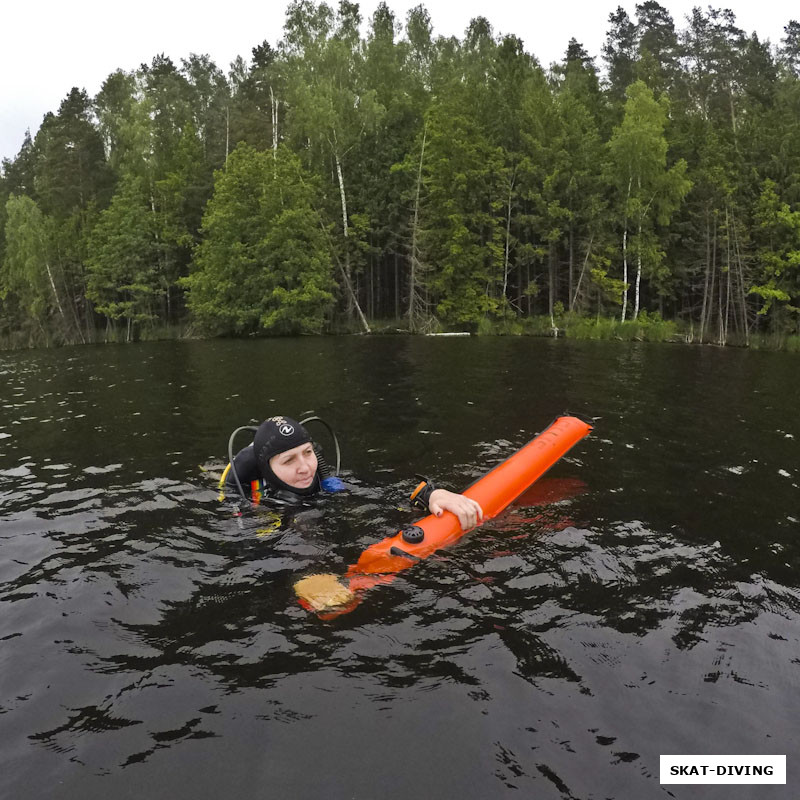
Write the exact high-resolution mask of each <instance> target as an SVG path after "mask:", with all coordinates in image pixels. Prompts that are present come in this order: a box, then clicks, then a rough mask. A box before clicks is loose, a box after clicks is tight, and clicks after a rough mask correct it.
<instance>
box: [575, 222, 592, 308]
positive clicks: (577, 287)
mask: <svg viewBox="0 0 800 800" xmlns="http://www.w3.org/2000/svg"><path fill="white" fill-rule="evenodd" d="M593 241H594V234H592V236H591V238H590V239H589V244H588V245H587V247H586V258H584V259H583V267H581V274H580V275H579V276H578V285H577V286H576V287H575V294H574V295H572V301H571V302H570V304H569V310H570V311H574V310H575V304H576V303H577V301H578V292H580V290H581V282H582V281H583V274H584V272H586V265H587V264H588V263H589V254H590V253H591V252H592V242H593Z"/></svg>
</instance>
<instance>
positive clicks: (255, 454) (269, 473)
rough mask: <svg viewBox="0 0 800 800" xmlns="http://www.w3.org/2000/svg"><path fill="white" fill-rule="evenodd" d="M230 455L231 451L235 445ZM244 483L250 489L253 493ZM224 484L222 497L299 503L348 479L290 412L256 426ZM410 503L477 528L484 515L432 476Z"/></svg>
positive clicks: (424, 481) (224, 475) (417, 489)
mask: <svg viewBox="0 0 800 800" xmlns="http://www.w3.org/2000/svg"><path fill="white" fill-rule="evenodd" d="M307 421H309V420H306V422H307ZM320 422H322V420H320ZM323 424H324V423H323ZM239 430H241V428H239V429H237V431H234V434H233V435H232V436H231V442H232V441H233V436H235V435H236V433H237V432H238V431H239ZM334 439H335V437H334ZM337 450H338V445H337ZM229 455H232V451H231V448H230V446H229ZM245 487H248V488H249V489H250V497H249V498H248V497H247V494H246V491H245ZM220 488H221V489H222V490H223V495H221V498H222V497H224V496H227V497H232V496H236V495H238V496H240V497H241V498H242V499H244V500H248V499H249V500H252V502H254V503H259V502H263V501H268V502H272V503H279V504H289V505H295V504H299V503H302V502H303V501H306V500H308V499H310V498H312V497H314V496H315V495H318V494H320V493H321V492H336V491H341V490H342V489H344V484H343V483H342V482H341V481H340V480H339V478H338V477H337V476H335V475H333V474H332V471H331V469H330V467H329V466H328V464H327V462H326V461H325V459H324V458H323V456H322V451H321V449H320V448H319V446H318V445H316V444H315V443H314V442H313V441H312V439H311V437H310V436H309V434H308V431H307V430H306V429H305V427H304V426H303V425H302V424H301V423H300V422H297V421H296V420H294V419H292V418H291V417H284V416H276V417H270V418H269V419H266V420H264V422H262V423H261V425H259V426H258V428H257V429H255V436H254V438H253V442H252V444H249V445H248V446H247V447H244V448H242V449H241V450H240V451H239V452H238V453H237V454H236V456H235V458H233V459H232V460H231V462H230V464H229V465H228V467H227V468H226V470H225V472H224V473H223V476H222V480H221V481H220ZM411 502H412V504H413V505H415V506H417V507H419V508H422V509H424V510H426V511H429V512H430V513H431V514H435V515H436V516H437V517H438V516H441V515H442V514H443V513H444V512H445V511H450V512H452V513H453V514H455V515H456V516H457V517H458V521H459V523H460V524H461V527H462V529H463V530H468V529H469V528H474V527H475V525H477V524H478V523H479V522H481V521H482V520H483V510H482V509H481V507H480V505H478V503H476V502H475V501H474V500H471V499H470V498H468V497H465V496H464V495H462V494H456V493H455V492H451V491H448V490H447V489H440V488H438V487H436V486H434V484H433V483H432V482H431V481H429V480H427V479H426V480H423V481H422V482H421V483H420V484H419V485H418V486H417V487H416V489H415V490H414V492H413V493H412V495H411Z"/></svg>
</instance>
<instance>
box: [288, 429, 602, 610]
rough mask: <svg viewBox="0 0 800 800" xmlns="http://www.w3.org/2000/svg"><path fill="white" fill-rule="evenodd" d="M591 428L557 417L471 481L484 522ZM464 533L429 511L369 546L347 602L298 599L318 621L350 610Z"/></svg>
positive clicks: (348, 580)
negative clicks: (324, 608) (323, 604)
mask: <svg viewBox="0 0 800 800" xmlns="http://www.w3.org/2000/svg"><path fill="white" fill-rule="evenodd" d="M591 430H592V425H590V424H589V423H588V422H584V421H583V420H581V419H578V418H577V417H573V416H562V417H558V418H557V419H556V420H555V421H554V422H553V423H552V424H551V425H550V426H549V427H548V428H547V429H546V430H544V431H542V433H540V434H539V435H538V436H536V437H535V438H534V439H532V440H531V441H530V442H528V444H526V445H524V446H523V447H522V448H520V449H519V450H517V452H516V453H514V454H513V455H511V456H509V458H507V459H506V460H505V461H503V462H502V463H501V464H498V465H497V466H496V467H495V468H494V469H492V470H490V471H489V472H487V473H486V475H484V476H483V477H482V478H479V479H478V480H477V481H475V482H474V483H473V484H472V485H471V486H469V487H468V488H467V489H466V490H465V491H464V495H465V496H466V497H469V498H471V499H473V500H475V501H477V502H478V503H479V504H480V506H481V508H482V509H483V521H484V522H486V521H488V520H490V519H492V518H493V517H496V516H497V515H498V514H500V512H502V511H503V510H504V509H506V508H507V507H508V506H509V505H510V504H511V503H512V502H513V501H514V500H516V499H517V498H518V497H520V495H522V494H523V493H524V492H525V491H526V490H527V489H528V488H529V487H530V486H531V484H533V483H534V481H536V480H538V479H539V478H540V477H541V476H542V475H543V474H544V473H545V472H546V471H547V470H548V469H549V468H550V467H551V466H553V464H555V463H556V461H558V460H559V459H560V458H561V457H562V456H563V455H564V454H565V453H566V452H567V451H568V450H569V449H570V448H572V447H573V446H574V445H575V444H577V443H578V442H579V441H580V440H581V439H583V437H584V436H586V435H587V434H588V433H589V431H591ZM466 532H467V531H463V530H462V529H461V525H460V524H459V521H458V517H457V516H456V515H455V514H452V513H451V512H449V511H445V512H444V513H443V514H442V516H441V517H436V516H434V515H433V514H429V515H428V516H427V517H424V518H423V519H421V520H418V521H417V522H415V523H414V524H413V525H411V526H410V527H408V528H406V529H405V530H403V531H400V533H397V534H395V535H393V536H389V537H387V538H386V539H382V540H381V541H380V542H376V543H375V544H373V545H370V546H369V547H368V548H367V549H366V550H364V552H363V553H362V554H361V556H360V557H359V559H358V561H357V562H356V563H355V564H352V565H351V566H350V567H349V568H348V570H347V573H346V574H345V577H344V580H343V581H342V582H343V585H344V586H346V587H347V589H348V590H349V591H350V592H352V593H354V597H353V600H352V601H351V602H349V603H347V604H346V605H345V606H343V607H340V608H335V609H331V610H330V612H322V613H320V612H321V609H319V608H318V607H314V606H313V605H312V604H311V603H309V602H308V601H306V600H304V599H303V598H302V597H301V598H300V603H301V605H303V606H304V607H305V608H309V609H312V610H315V611H317V612H318V613H319V614H320V617H321V618H322V619H331V618H333V617H336V616H339V615H340V614H343V613H346V612H348V611H351V610H352V609H353V608H355V607H356V605H358V603H359V601H360V593H362V592H363V591H365V590H366V589H368V588H371V587H372V586H376V585H377V584H379V583H388V582H390V581H391V580H393V575H394V573H397V572H400V571H402V570H404V569H408V568H409V567H411V566H413V565H414V564H415V563H416V562H417V561H420V560H421V559H423V558H427V557H428V556H429V555H431V554H432V553H435V552H436V551H437V550H440V549H441V548H442V547H447V546H448V545H451V544H453V543H454V542H457V541H458V540H459V539H460V538H461V537H462V536H463V535H464V534H465V533H466Z"/></svg>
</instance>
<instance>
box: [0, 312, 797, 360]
mask: <svg viewBox="0 0 800 800" xmlns="http://www.w3.org/2000/svg"><path fill="white" fill-rule="evenodd" d="M555 323H556V324H555V327H554V326H553V324H552V322H551V319H550V317H548V316H538V317H528V318H525V319H522V320H507V321H505V322H490V321H489V320H485V321H483V322H482V323H480V324H478V325H477V326H471V327H470V329H468V330H465V329H463V328H462V329H445V328H442V327H441V326H438V327H436V326H434V327H435V329H432V330H430V331H428V332H425V333H423V332H421V331H411V330H409V328H408V323H407V320H404V319H384V320H373V321H372V324H371V329H370V332H369V333H368V334H367V333H365V332H364V331H363V330H360V329H358V328H353V327H347V326H341V327H339V328H338V329H331V330H329V331H326V332H325V333H318V334H306V335H308V336H327V335H331V336H348V335H349V336H354V335H356V336H365V335H366V336H375V337H383V336H520V337H524V336H530V337H537V338H553V339H572V340H594V341H618V342H661V343H670V344H685V345H701V344H702V345H706V346H717V347H734V348H749V349H752V350H769V351H784V352H789V353H800V335H797V334H775V333H765V334H754V335H751V336H750V338H749V340H748V341H745V340H744V339H740V338H739V337H737V336H735V335H734V336H732V337H730V338H729V339H728V340H727V341H725V342H719V341H717V342H714V341H708V340H706V341H702V342H701V341H700V340H699V339H697V338H696V332H695V331H694V330H693V329H692V328H691V327H688V328H687V326H686V325H682V324H678V323H675V322H673V321H671V320H662V319H660V318H659V317H658V315H651V316H648V315H645V316H644V317H642V316H641V315H640V317H639V319H637V320H636V321H633V320H626V321H625V322H621V321H620V320H619V319H612V318H609V317H605V318H600V319H598V318H596V317H595V318H591V319H590V318H587V317H581V316H578V315H574V314H573V315H569V314H567V315H564V316H562V317H559V318H558V319H556V320H555ZM210 338H242V337H207V336H202V335H199V334H198V333H197V331H193V330H192V329H191V327H190V326H189V327H187V326H184V325H172V326H164V325H162V326H158V327H152V328H140V329H139V330H138V331H137V336H136V338H135V339H129V338H127V336H126V332H125V331H124V330H119V329H118V330H116V331H112V332H111V335H109V336H107V337H106V338H104V339H98V341H96V342H93V344H129V343H131V342H134V341H135V342H157V341H178V340H183V341H189V340H195V341H197V340H207V339H210ZM248 338H250V339H252V338H259V339H270V338H272V339H275V338H284V337H281V336H278V335H272V336H269V335H267V334H258V335H256V334H254V335H253V336H251V337H248ZM62 345H63V343H62V344H61V345H58V344H53V343H44V344H43V345H40V346H44V347H53V346H56V347H57V346H62ZM27 347H29V345H22V346H21V345H19V344H16V345H15V344H14V343H10V342H8V341H7V340H2V339H0V352H2V351H12V350H19V349H26V348H27Z"/></svg>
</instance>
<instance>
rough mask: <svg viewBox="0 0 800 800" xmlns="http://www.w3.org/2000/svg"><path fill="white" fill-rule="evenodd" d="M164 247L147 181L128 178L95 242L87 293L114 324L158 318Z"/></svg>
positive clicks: (96, 231) (104, 216)
mask: <svg viewBox="0 0 800 800" xmlns="http://www.w3.org/2000/svg"><path fill="white" fill-rule="evenodd" d="M158 252H159V243H158V241H157V238H156V227H155V220H154V218H153V215H152V213H151V211H150V209H149V208H148V202H147V195H146V193H145V191H144V189H143V187H142V181H141V179H139V178H135V177H125V178H123V179H122V181H121V182H120V184H119V186H118V187H117V191H116V193H115V194H114V197H113V199H112V201H111V205H110V206H109V207H108V208H107V209H106V210H105V211H103V212H102V214H101V215H100V220H99V221H98V223H97V225H96V226H95V228H94V230H93V231H92V234H91V236H90V238H89V247H88V254H87V266H88V270H89V277H88V282H87V289H86V295H87V297H88V298H89V299H90V300H91V301H92V302H93V303H94V304H95V309H96V310H97V311H98V312H99V313H100V314H103V315H105V316H106V317H108V318H109V319H110V320H120V319H121V320H125V321H126V322H128V323H129V324H130V325H136V324H141V323H143V322H148V321H150V320H153V319H155V316H156V315H155V311H154V298H155V296H156V294H157V291H158V279H159V276H158V272H157V269H156V266H157V261H158Z"/></svg>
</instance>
